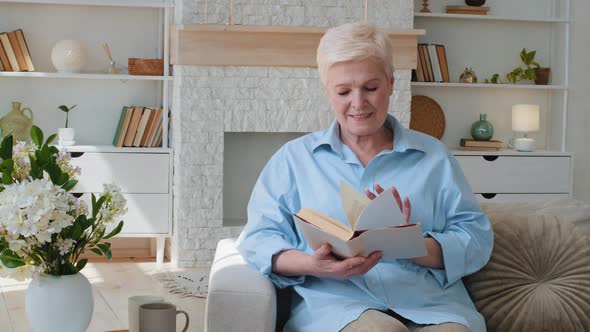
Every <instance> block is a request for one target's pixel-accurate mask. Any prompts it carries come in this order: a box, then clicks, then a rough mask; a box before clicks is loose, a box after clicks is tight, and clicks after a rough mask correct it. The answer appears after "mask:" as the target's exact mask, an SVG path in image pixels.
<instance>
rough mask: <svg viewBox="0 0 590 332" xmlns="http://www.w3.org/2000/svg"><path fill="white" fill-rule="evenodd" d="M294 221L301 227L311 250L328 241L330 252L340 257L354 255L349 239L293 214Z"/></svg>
mask: <svg viewBox="0 0 590 332" xmlns="http://www.w3.org/2000/svg"><path fill="white" fill-rule="evenodd" d="M295 222H296V223H297V225H298V226H299V228H300V229H301V232H302V233H303V236H304V237H305V240H306V241H307V243H309V246H310V247H311V248H312V249H313V250H316V249H317V248H319V247H320V246H321V245H323V244H324V243H329V244H330V245H331V246H332V253H334V254H336V255H338V256H342V257H352V256H354V253H353V252H352V250H351V247H350V245H349V241H346V240H343V239H341V238H338V237H336V236H334V235H331V234H329V233H326V232H324V231H323V230H321V229H319V228H317V227H315V226H314V225H312V224H310V223H308V222H306V221H305V220H303V219H301V218H299V217H298V216H297V215H295Z"/></svg>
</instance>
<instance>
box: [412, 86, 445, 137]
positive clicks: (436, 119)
mask: <svg viewBox="0 0 590 332" xmlns="http://www.w3.org/2000/svg"><path fill="white" fill-rule="evenodd" d="M411 112H412V113H411V116H410V129H413V130H416V131H419V132H422V133H425V134H428V135H430V136H432V137H436V138H437V139H439V140H440V139H441V138H442V136H443V134H444V133H445V113H444V112H443V110H442V108H441V107H440V105H439V104H438V103H437V102H436V101H434V99H432V98H430V97H426V96H412V106H411Z"/></svg>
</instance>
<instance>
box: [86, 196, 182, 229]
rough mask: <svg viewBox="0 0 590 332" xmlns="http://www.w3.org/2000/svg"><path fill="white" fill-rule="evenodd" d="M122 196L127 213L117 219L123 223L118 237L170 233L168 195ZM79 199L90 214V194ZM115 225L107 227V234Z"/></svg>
mask: <svg viewBox="0 0 590 332" xmlns="http://www.w3.org/2000/svg"><path fill="white" fill-rule="evenodd" d="M95 194H96V193H95ZM96 195H98V194H96ZM123 196H125V199H127V213H125V214H124V215H123V216H121V217H119V219H118V220H123V221H124V222H125V224H124V225H123V230H122V231H121V233H119V235H118V236H122V235H140V234H145V235H154V234H156V235H157V234H170V233H171V232H170V231H171V228H170V223H169V216H170V213H169V211H170V201H169V195H168V194H123ZM81 199H82V200H84V201H85V202H86V204H87V205H88V212H89V213H91V211H92V205H91V203H90V202H91V194H90V193H84V194H83V195H82V196H81ZM117 224H118V221H117V222H116V223H113V224H112V225H110V226H109V227H107V233H108V232H109V231H111V230H112V229H113V228H115V227H116V226H117Z"/></svg>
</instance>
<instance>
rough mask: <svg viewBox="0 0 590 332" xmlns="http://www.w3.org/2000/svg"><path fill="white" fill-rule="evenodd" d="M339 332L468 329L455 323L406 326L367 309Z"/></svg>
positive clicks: (461, 331) (457, 331)
mask: <svg viewBox="0 0 590 332" xmlns="http://www.w3.org/2000/svg"><path fill="white" fill-rule="evenodd" d="M341 332H469V329H468V328H467V327H465V326H464V325H461V324H457V323H443V324H437V325H418V324H414V323H412V322H410V323H409V324H408V325H407V326H406V325H405V324H404V323H403V322H402V321H400V320H398V319H396V318H394V317H392V316H390V315H388V314H386V313H384V312H381V311H379V310H374V309H369V310H367V311H365V312H363V313H362V314H361V315H360V316H359V318H358V319H357V320H354V321H352V322H350V323H349V324H348V325H346V326H345V327H344V328H343V329H342V330H341Z"/></svg>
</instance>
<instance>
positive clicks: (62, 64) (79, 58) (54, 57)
mask: <svg viewBox="0 0 590 332" xmlns="http://www.w3.org/2000/svg"><path fill="white" fill-rule="evenodd" d="M51 62H52V63H53V66H54V67H55V69H57V71H58V72H62V73H79V72H80V70H81V69H82V68H83V67H84V65H85V64H86V51H85V50H84V46H82V44H81V43H80V42H78V41H76V40H70V39H66V40H60V41H58V42H57V43H55V45H54V46H53V49H52V50H51Z"/></svg>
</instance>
